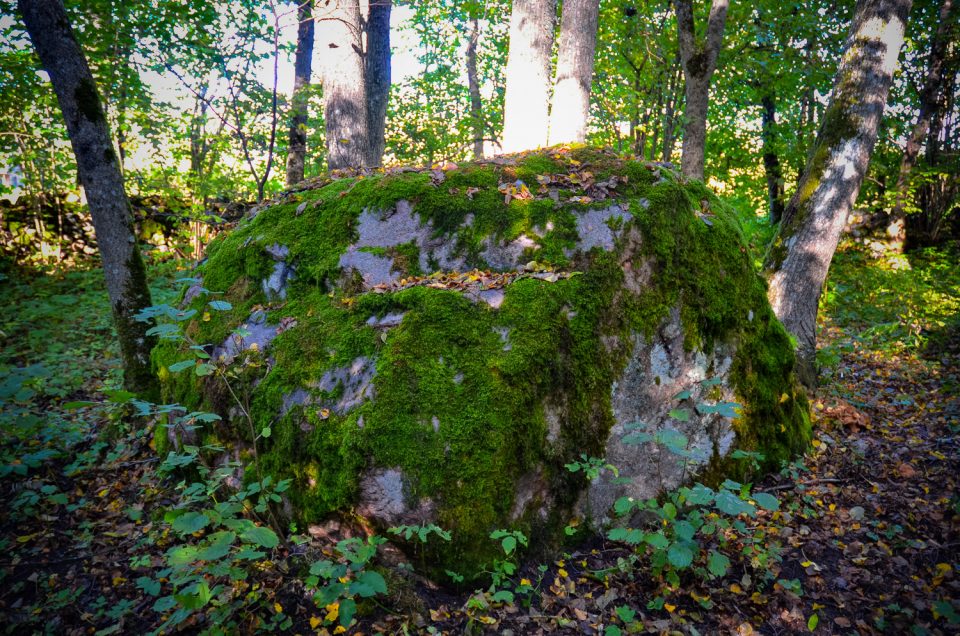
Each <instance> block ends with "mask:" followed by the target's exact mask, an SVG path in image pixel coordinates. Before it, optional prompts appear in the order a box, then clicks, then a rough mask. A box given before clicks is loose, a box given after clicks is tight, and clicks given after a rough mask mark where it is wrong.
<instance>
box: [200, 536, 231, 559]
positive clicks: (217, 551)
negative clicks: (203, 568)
mask: <svg viewBox="0 0 960 636" xmlns="http://www.w3.org/2000/svg"><path fill="white" fill-rule="evenodd" d="M236 538H237V535H236V533H234V532H231V531H229V530H221V531H220V532H215V533H213V534H211V535H210V542H209V543H208V544H207V547H205V548H203V549H201V550H200V551H199V552H197V559H199V560H201V561H216V560H217V559H222V558H223V557H225V556H226V555H227V553H229V552H230V548H231V547H232V546H233V542H234V540H235V539H236Z"/></svg>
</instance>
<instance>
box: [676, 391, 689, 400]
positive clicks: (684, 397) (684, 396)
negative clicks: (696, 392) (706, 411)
mask: <svg viewBox="0 0 960 636" xmlns="http://www.w3.org/2000/svg"><path fill="white" fill-rule="evenodd" d="M690 395H691V393H690V390H689V389H687V390H686V391H680V392H679V393H677V394H676V395H674V396H673V399H674V400H687V399H689V398H690Z"/></svg>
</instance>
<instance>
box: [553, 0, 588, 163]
mask: <svg viewBox="0 0 960 636" xmlns="http://www.w3.org/2000/svg"><path fill="white" fill-rule="evenodd" d="M599 14H600V0H564V3H563V9H562V13H561V19H560V53H559V55H558V57H557V78H556V80H555V81H554V84H553V102H552V105H551V107H550V134H549V143H550V144H551V145H553V144H564V143H583V141H584V140H586V138H587V117H588V116H589V115H590V85H591V83H592V82H593V60H594V54H595V53H596V49H597V21H598V19H599Z"/></svg>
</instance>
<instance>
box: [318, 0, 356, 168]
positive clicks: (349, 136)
mask: <svg viewBox="0 0 960 636" xmlns="http://www.w3.org/2000/svg"><path fill="white" fill-rule="evenodd" d="M322 1H323V4H322V6H321V5H315V6H314V12H315V15H316V21H317V46H318V47H319V49H320V51H319V52H320V55H319V58H318V59H319V60H320V66H321V77H322V78H323V114H324V119H325V120H326V145H327V167H328V168H329V169H330V170H336V169H339V168H358V167H361V166H363V165H365V163H366V160H367V157H368V153H369V132H368V128H367V127H368V125H369V123H368V119H367V98H366V89H365V86H366V85H365V83H364V68H363V66H364V64H363V56H362V50H363V49H362V47H361V37H360V36H361V31H360V5H359V4H358V3H357V2H356V1H350V0H322Z"/></svg>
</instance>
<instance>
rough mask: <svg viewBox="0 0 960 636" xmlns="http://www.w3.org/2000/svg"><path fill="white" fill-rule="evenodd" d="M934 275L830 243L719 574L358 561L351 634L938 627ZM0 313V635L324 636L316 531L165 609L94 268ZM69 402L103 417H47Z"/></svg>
mask: <svg viewBox="0 0 960 636" xmlns="http://www.w3.org/2000/svg"><path fill="white" fill-rule="evenodd" d="M956 263H957V254H956V252H953V253H946V252H934V251H927V252H924V253H920V254H916V255H911V256H910V258H909V259H907V258H903V257H900V258H891V257H884V256H881V257H878V258H874V257H872V256H871V255H869V253H868V252H867V251H866V250H864V249H862V248H855V247H853V246H848V247H847V248H846V249H845V250H844V251H842V252H841V253H839V254H838V256H837V260H836V261H835V265H834V268H833V270H832V272H831V282H830V285H829V288H828V290H827V293H826V295H825V300H824V311H823V312H822V313H823V319H822V325H821V326H822V334H821V346H822V351H821V363H822V364H823V368H824V373H823V378H824V380H823V385H822V386H821V388H820V389H819V390H818V391H817V393H816V394H815V395H814V396H813V397H812V405H813V413H814V427H815V441H814V445H813V448H812V449H811V450H810V452H809V453H808V454H807V455H806V456H805V457H803V458H799V459H798V460H797V461H796V462H794V463H793V464H791V465H790V466H787V467H786V468H784V470H783V471H782V472H781V473H780V474H776V475H771V476H768V477H767V478H765V479H764V480H763V481H762V482H761V483H758V484H755V485H754V492H757V491H763V492H768V493H771V494H774V495H775V496H776V497H777V498H778V499H779V504H778V509H777V510H775V511H772V512H765V513H763V514H759V515H757V516H756V517H755V518H746V517H745V518H744V519H743V521H744V525H743V526H742V527H743V528H744V529H745V536H747V537H748V540H739V541H732V542H730V543H729V545H727V546H726V547H725V548H724V553H725V556H726V557H727V558H728V559H729V561H730V566H729V569H728V571H727V573H726V574H725V576H720V577H717V576H713V575H708V574H707V573H706V571H705V570H703V569H701V570H700V571H699V572H700V575H694V574H691V573H690V572H685V573H684V576H683V578H682V580H681V583H680V585H671V584H670V583H669V581H668V580H667V579H668V577H663V576H659V577H654V576H651V575H650V572H649V570H648V569H647V568H646V567H645V566H646V565H647V564H646V562H645V561H644V560H643V559H640V560H639V561H638V562H637V563H636V564H633V565H631V555H632V554H633V551H632V549H631V548H630V547H629V546H628V545H626V544H624V543H618V542H612V541H609V540H606V539H604V538H602V537H598V538H596V539H595V540H593V541H592V542H590V543H588V544H586V545H583V546H580V547H579V548H577V549H574V550H572V551H571V552H569V553H566V554H564V555H562V558H558V559H556V560H555V561H553V562H550V563H546V564H542V565H540V566H539V567H538V566H536V565H527V566H524V567H523V568H521V569H520V570H519V571H518V572H516V574H515V575H514V576H513V577H511V578H510V581H509V584H510V586H511V589H512V590H514V592H515V593H514V594H513V596H514V598H513V600H512V601H504V600H502V597H501V600H500V601H499V602H493V598H492V594H490V593H484V591H477V592H475V593H473V594H469V593H463V594H453V593H448V592H443V591H441V590H438V589H432V588H430V587H429V586H428V585H427V584H426V583H425V582H424V581H423V580H422V579H419V578H417V577H416V576H415V575H411V574H405V573H403V572H395V571H387V569H386V568H380V567H378V566H377V565H376V563H375V562H374V563H371V564H370V566H371V568H374V567H377V568H378V569H379V570H380V571H383V572H384V574H385V575H386V579H387V581H389V591H388V592H387V593H386V594H384V595H382V596H380V597H379V598H377V599H376V601H372V600H368V601H364V602H361V603H360V604H359V607H360V611H359V614H358V616H359V618H358V623H355V624H354V626H353V627H352V628H351V629H350V630H349V631H350V633H366V634H370V633H380V632H384V633H448V634H458V633H481V632H489V633H501V634H509V633H512V634H538V633H570V634H574V633H588V634H589V633H598V634H609V635H616V634H620V633H680V634H715V633H727V634H752V633H765V634H784V633H811V632H813V633H817V634H831V633H837V634H848V633H860V634H873V633H890V634H901V633H914V634H960V571H958V570H960V494H958V491H957V482H958V480H960V437H958V433H960V268H958V267H957V266H956ZM153 273H154V275H155V278H154V280H155V290H154V291H155V302H158V303H159V302H164V301H169V300H170V299H171V298H172V297H173V293H174V292H173V290H174V285H173V282H172V279H173V278H174V277H175V276H177V272H176V268H175V266H173V265H169V264H168V265H165V266H160V267H155V268H154V270H153ZM0 303H2V306H4V307H6V308H7V310H6V311H4V312H3V314H2V316H0V338H2V340H0V417H2V418H3V419H2V420H0V498H2V508H0V630H2V631H4V632H7V633H34V632H38V633H53V634H94V633H96V634H110V633H144V632H149V631H151V630H155V629H158V628H161V627H163V628H164V629H165V630H166V631H167V632H170V631H175V630H174V629H173V627H174V626H173V625H172V624H171V623H170V621H171V617H175V621H179V619H180V618H183V619H184V620H183V621H182V622H180V628H181V629H185V630H186V631H188V632H193V631H200V630H202V629H211V628H212V627H214V626H215V625H217V624H219V625H221V626H222V627H223V631H225V632H234V631H240V632H252V631H257V630H263V631H270V630H277V631H289V632H291V633H340V632H342V631H343V630H342V629H339V628H337V627H336V623H337V614H338V612H339V610H340V608H341V607H345V605H343V604H341V605H340V606H338V605H337V604H336V603H333V604H326V605H322V606H321V607H319V608H318V607H317V606H315V605H314V603H313V602H312V601H311V596H312V595H311V594H310V593H308V592H306V591H305V588H304V582H303V581H304V578H306V572H305V570H306V569H308V568H309V564H310V563H311V562H313V560H309V559H307V558H306V557H307V556H318V555H327V557H330V556H331V555H333V554H334V551H333V546H329V545H322V544H321V543H320V540H319V539H317V538H316V537H314V538H310V539H307V538H306V536H305V537H304V538H303V540H302V543H301V544H299V545H298V544H297V541H294V540H292V539H291V538H288V539H286V540H283V541H281V542H280V544H279V545H278V546H277V547H275V548H273V549H272V550H269V551H268V552H267V553H260V556H259V557H258V556H257V555H256V554H254V555H252V556H251V555H248V557H249V558H248V559H247V561H245V562H244V563H243V564H242V567H240V569H239V571H237V570H234V571H232V572H231V574H230V576H229V577H228V578H227V579H226V580H229V581H230V582H229V584H226V585H224V586H223V587H219V588H217V587H215V588H214V590H215V591H216V593H214V594H211V595H210V596H212V598H206V599H205V600H203V603H202V604H201V605H200V606H198V607H187V608H186V609H184V608H183V607H182V606H183V605H184V604H186V605H188V606H189V605H190V603H192V602H194V601H191V599H195V598H196V594H194V595H193V596H189V595H187V596H180V597H173V596H168V597H166V598H171V599H173V600H172V601H171V602H169V603H167V602H164V601H163V598H162V592H161V588H162V589H163V590H167V588H168V586H169V581H168V577H170V576H172V575H171V573H170V571H169V569H168V570H166V571H165V570H164V565H165V564H169V561H170V554H171V551H172V550H174V549H175V547H176V536H175V533H172V532H171V528H170V524H169V523H168V522H167V521H166V520H165V516H164V511H165V510H167V509H168V508H170V507H171V506H173V505H175V504H176V502H177V501H178V500H179V499H178V498H179V497H182V489H181V490H180V491H178V490H177V484H176V480H175V479H172V478H170V477H169V476H167V477H164V476H163V475H162V474H161V471H159V470H158V465H159V464H160V460H159V458H157V457H156V456H155V454H154V452H153V451H152V450H151V447H150V436H149V435H148V434H147V433H146V432H145V429H144V428H143V426H142V423H138V422H137V421H136V420H135V419H133V418H130V417H128V415H125V414H124V413H125V411H124V409H123V408H122V407H117V406H116V405H111V400H114V401H122V400H123V396H122V395H119V394H117V393H115V392H111V391H110V390H109V387H117V386H118V382H119V372H118V368H117V364H118V361H117V359H116V357H117V354H116V351H115V348H113V347H112V345H109V344H108V343H110V342H112V338H111V331H110V323H109V310H108V306H107V303H106V298H105V294H104V292H103V289H102V284H101V283H100V275H99V273H98V272H97V271H95V270H90V271H73V272H68V273H61V274H51V273H47V274H44V275H41V274H39V273H37V274H35V275H34V276H32V277H30V278H26V277H22V276H21V277H18V278H9V279H7V280H3V281H2V282H0ZM105 387H107V388H105ZM77 400H90V401H95V402H101V403H103V405H100V406H98V405H94V406H86V407H84V408H66V406H67V403H68V402H72V401H77ZM74 406H76V405H74ZM175 525H176V524H174V526H175ZM198 534H199V532H198ZM239 558H240V557H238V559H239ZM232 563H233V565H234V566H238V564H240V561H239V560H237V561H234V562H232ZM238 567H239V566H238ZM200 575H201V577H206V578H207V579H209V580H210V581H211V583H213V582H214V579H217V578H218V577H217V576H215V575H219V580H224V579H225V577H226V576H227V575H226V574H225V573H224V572H219V573H217V572H213V573H211V572H201V573H200ZM181 592H183V590H181ZM358 596H362V594H358ZM177 603H179V604H180V605H179V609H174V605H176V604H177ZM177 611H180V612H182V613H180V614H177V613H176V612H177ZM165 621H166V623H165ZM213 631H214V632H215V631H216V630H215V629H214V630H213Z"/></svg>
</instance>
